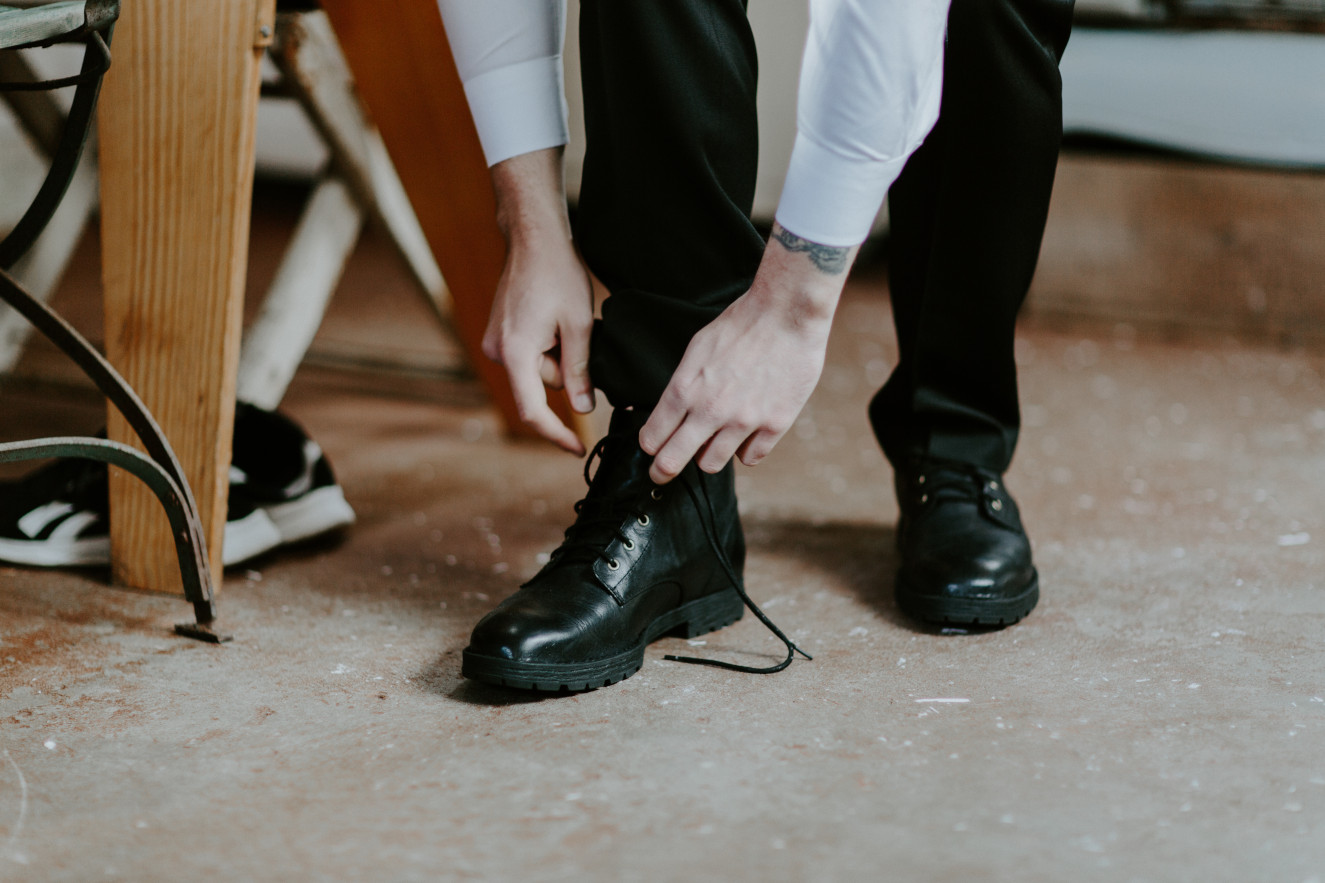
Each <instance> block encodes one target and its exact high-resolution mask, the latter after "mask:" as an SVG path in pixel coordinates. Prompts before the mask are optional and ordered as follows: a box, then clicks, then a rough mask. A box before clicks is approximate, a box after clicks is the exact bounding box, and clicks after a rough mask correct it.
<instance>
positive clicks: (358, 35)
mask: <svg viewBox="0 0 1325 883" xmlns="http://www.w3.org/2000/svg"><path fill="white" fill-rule="evenodd" d="M322 7H323V9H324V10H325V11H326V13H327V15H328V16H329V17H330V18H331V23H332V26H333V27H334V28H335V31H336V36H337V38H338V39H339V41H340V45H341V49H342V50H343V51H344V53H345V57H346V59H347V60H348V61H349V64H350V70H352V71H353V72H354V78H355V81H356V82H357V84H358V86H359V94H360V97H361V98H362V99H363V102H364V104H365V105H366V106H367V108H368V111H369V113H370V114H371V115H372V117H373V121H374V122H375V123H376V124H377V127H378V129H379V130H380V131H381V133H382V138H383V140H384V142H385V143H386V146H387V150H388V151H389V152H390V154H391V159H392V161H393V162H394V164H395V167H396V171H397V173H398V174H399V175H400V180H401V182H402V183H403V184H404V185H405V192H406V193H408V194H409V198H410V202H412V203H413V205H414V213H415V215H416V216H417V217H418V219H419V224H420V225H421V226H422V227H423V232H424V234H425V235H426V236H427V238H428V242H429V244H430V245H431V246H432V251H433V254H434V255H435V256H436V258H437V264H438V266H440V267H441V270H442V275H443V276H444V277H445V279H446V284H447V286H448V287H449V288H450V290H451V298H452V310H451V315H452V320H453V321H454V323H455V328H456V333H457V335H458V336H459V337H460V340H461V342H462V344H463V345H464V347H465V350H466V352H467V353H468V355H469V358H470V361H471V363H472V364H473V366H474V368H475V370H476V371H477V372H478V375H479V377H480V379H481V380H482V381H483V384H484V386H485V387H486V388H487V390H488V393H489V394H490V395H491V396H492V399H493V402H494V403H495V404H496V405H497V407H498V408H499V409H500V410H501V413H502V416H503V418H504V419H505V422H506V428H507V430H508V431H509V432H512V433H514V434H516V435H530V434H532V430H530V429H529V428H528V427H526V426H525V425H524V424H522V423H521V422H520V419H519V416H518V413H517V411H516V407H515V398H514V396H513V395H512V394H511V390H510V384H509V382H508V381H507V379H506V373H505V371H504V370H503V369H502V368H501V366H499V365H496V364H494V363H493V362H490V361H489V360H488V359H487V358H486V357H485V356H484V355H483V352H482V349H481V345H482V341H483V332H484V330H485V329H486V327H487V323H488V313H489V312H490V311H491V308H492V298H493V295H494V293H495V292H496V290H497V281H498V279H499V278H500V277H501V270H502V263H503V261H504V260H505V255H506V243H505V242H504V241H503V240H502V237H501V233H500V232H499V231H498V230H497V224H496V220H495V218H496V204H495V202H494V199H493V194H492V185H491V183H490V181H489V178H488V174H487V166H486V164H485V162H484V160H483V150H482V148H481V147H480V146H479V140H478V133H477V132H476V131H475V130H474V123H473V120H472V119H471V118H470V115H469V106H468V105H467V104H466V102H465V94H464V89H463V88H462V87H461V84H460V77H459V75H458V74H457V73H456V69H455V64H454V62H453V61H452V60H451V51H450V47H449V45H448V44H447V42H446V31H445V29H444V28H443V26H442V16H441V13H440V12H439V11H438V8H437V2H436V0H375V2H373V3H365V2H363V0H323V3H322ZM550 401H551V402H552V405H553V408H554V409H556V411H557V412H558V414H560V415H561V416H562V419H565V420H569V419H571V417H570V410H569V408H568V407H567V405H566V400H565V397H564V396H562V395H553V396H550ZM579 424H580V421H578V420H576V421H574V423H573V424H572V425H577V426H578V425H579Z"/></svg>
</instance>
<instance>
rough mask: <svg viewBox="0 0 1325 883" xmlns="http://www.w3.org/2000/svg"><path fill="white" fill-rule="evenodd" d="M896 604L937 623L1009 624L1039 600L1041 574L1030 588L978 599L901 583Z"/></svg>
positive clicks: (916, 615)
mask: <svg viewBox="0 0 1325 883" xmlns="http://www.w3.org/2000/svg"><path fill="white" fill-rule="evenodd" d="M894 596H895V597H896V599H897V606H898V607H899V608H900V609H901V611H902V612H903V613H905V614H907V615H908V616H911V617H913V618H915V619H919V620H922V621H924V622H929V623H934V624H936V625H953V626H963V625H979V626H1007V625H1014V624H1016V623H1018V622H1020V621H1021V620H1023V619H1025V618H1026V616H1027V615H1028V614H1030V612H1031V611H1032V610H1034V609H1035V605H1036V604H1037V603H1039V600H1040V577H1039V574H1036V575H1035V577H1034V579H1032V580H1031V584H1030V587H1029V588H1027V589H1026V591H1024V592H1022V593H1021V594H1020V595H1017V596H1015V597H1012V598H1000V599H998V600H990V601H978V600H971V599H966V598H945V597H935V596H932V595H923V594H920V593H919V592H916V591H913V590H912V589H910V588H908V587H907V586H906V585H905V584H904V583H902V582H898V584H897V589H896V591H895V593H894Z"/></svg>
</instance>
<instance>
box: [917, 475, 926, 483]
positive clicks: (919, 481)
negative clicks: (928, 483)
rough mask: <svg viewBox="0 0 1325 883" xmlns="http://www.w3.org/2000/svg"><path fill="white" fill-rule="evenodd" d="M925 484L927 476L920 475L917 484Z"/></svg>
mask: <svg viewBox="0 0 1325 883" xmlns="http://www.w3.org/2000/svg"><path fill="white" fill-rule="evenodd" d="M924 483H925V476H923V475H920V476H917V477H916V484H924Z"/></svg>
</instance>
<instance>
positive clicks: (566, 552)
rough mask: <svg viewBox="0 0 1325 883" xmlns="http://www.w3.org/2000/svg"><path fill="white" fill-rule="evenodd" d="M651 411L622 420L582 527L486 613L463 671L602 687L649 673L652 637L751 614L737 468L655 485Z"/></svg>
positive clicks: (581, 506) (555, 685)
mask: <svg viewBox="0 0 1325 883" xmlns="http://www.w3.org/2000/svg"><path fill="white" fill-rule="evenodd" d="M647 417H648V414H647V413H643V412H638V411H634V410H623V409H618V410H617V411H616V412H615V413H614V414H613V415H612V423H611V428H610V429H609V431H608V434H607V436H606V437H605V438H604V439H603V440H602V441H600V442H599V443H598V445H597V446H596V447H595V448H594V451H593V453H592V454H591V455H590V457H589V462H588V463H586V465H585V480H586V481H588V482H589V492H588V494H587V495H586V496H585V498H584V499H583V500H581V501H580V502H579V503H576V505H575V511H576V515H577V517H576V519H575V523H574V524H572V525H571V526H570V528H569V529H568V530H567V531H566V537H565V540H564V541H563V542H562V544H561V546H560V547H559V548H557V549H556V551H554V552H553V553H552V557H551V560H549V561H548V563H547V565H546V566H545V567H544V568H543V569H542V570H541V571H539V573H538V574H537V575H535V576H534V578H533V579H531V580H530V581H529V582H527V583H525V584H524V585H523V586H521V587H520V590H519V591H518V592H516V593H515V594H514V595H512V596H511V597H509V598H507V599H506V600H505V601H503V602H502V603H501V604H500V605H499V606H498V607H497V608H496V609H495V610H493V611H492V612H491V613H489V614H488V615H487V616H485V617H483V619H481V620H479V623H478V625H477V626H475V628H474V633H473V636H472V637H471V638H470V643H469V647H467V648H466V649H465V652H464V661H463V665H462V668H461V673H462V674H463V675H464V676H465V677H468V678H474V679H475V680H480V681H485V682H487V683H491V684H502V685H505V686H508V687H519V688H523V689H528V690H588V689H594V688H596V687H604V686H607V685H609V684H614V683H616V682H617V681H620V680H623V679H625V678H628V677H630V676H631V675H632V674H634V673H635V672H637V671H639V669H640V667H641V666H642V665H643V664H644V648H645V647H646V646H647V645H648V644H649V643H651V642H652V641H654V640H656V639H658V638H660V637H662V636H664V635H679V636H681V637H685V638H691V637H694V636H696V635H702V634H705V633H707V632H711V631H714V630H716V629H719V628H722V627H723V626H725V625H728V624H730V623H732V622H735V621H736V620H738V619H740V618H741V615H742V613H743V612H744V607H745V604H746V603H748V598H747V596H746V595H745V589H744V586H743V585H742V582H741V570H742V567H743V565H744V563H745V538H744V535H743V534H742V532H741V523H740V518H739V516H738V515H737V512H736V493H735V486H734V473H733V469H732V466H731V464H730V463H729V464H727V467H726V468H725V469H723V470H722V471H721V472H719V473H717V474H716V475H709V474H707V473H704V472H702V471H700V470H699V469H698V468H697V467H696V466H695V465H694V464H693V463H691V464H690V465H688V466H687V467H686V468H685V469H684V470H683V471H682V472H681V474H680V475H679V476H677V477H676V478H675V479H674V480H673V481H671V482H670V483H668V484H667V485H664V486H659V485H656V484H654V483H653V481H651V480H650V479H649V465H650V464H651V462H652V458H651V457H649V456H648V455H647V454H645V453H644V452H643V451H642V450H641V449H640V446H639V431H640V428H641V427H642V426H643V425H644V421H645V419H646V418H647ZM595 455H596V457H597V458H598V460H599V465H598V471H597V472H596V473H595V474H594V475H593V477H592V478H590V475H589V470H590V468H591V466H592V463H593V460H594V459H595ZM752 609H754V610H755V611H756V613H757V614H758V615H759V616H760V619H761V620H763V621H765V622H766V623H767V620H766V619H764V617H763V615H762V614H760V613H758V609H757V608H754V607H753V605H752ZM775 632H776V630H775ZM777 634H779V635H780V634H781V633H777ZM784 640H786V639H785V638H784ZM789 647H790V644H789ZM789 656H790V653H789ZM668 658H676V657H668ZM682 661H690V662H701V663H703V664H709V665H720V666H722V667H726V668H736V669H738V670H746V671H756V670H757V669H748V668H744V667H741V666H733V665H730V664H728V663H720V662H715V661H712V660H691V659H685V660H682ZM788 661H789V660H788ZM781 667H785V663H784V664H783V666H781Z"/></svg>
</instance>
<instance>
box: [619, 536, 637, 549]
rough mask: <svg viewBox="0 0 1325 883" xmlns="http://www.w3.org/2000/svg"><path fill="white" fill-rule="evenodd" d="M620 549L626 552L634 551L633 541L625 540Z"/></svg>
mask: <svg viewBox="0 0 1325 883" xmlns="http://www.w3.org/2000/svg"><path fill="white" fill-rule="evenodd" d="M621 548H623V549H625V550H626V551H627V552H633V551H635V541H634V540H630V539H628V540H625V541H624V542H623V543H622V544H621Z"/></svg>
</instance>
